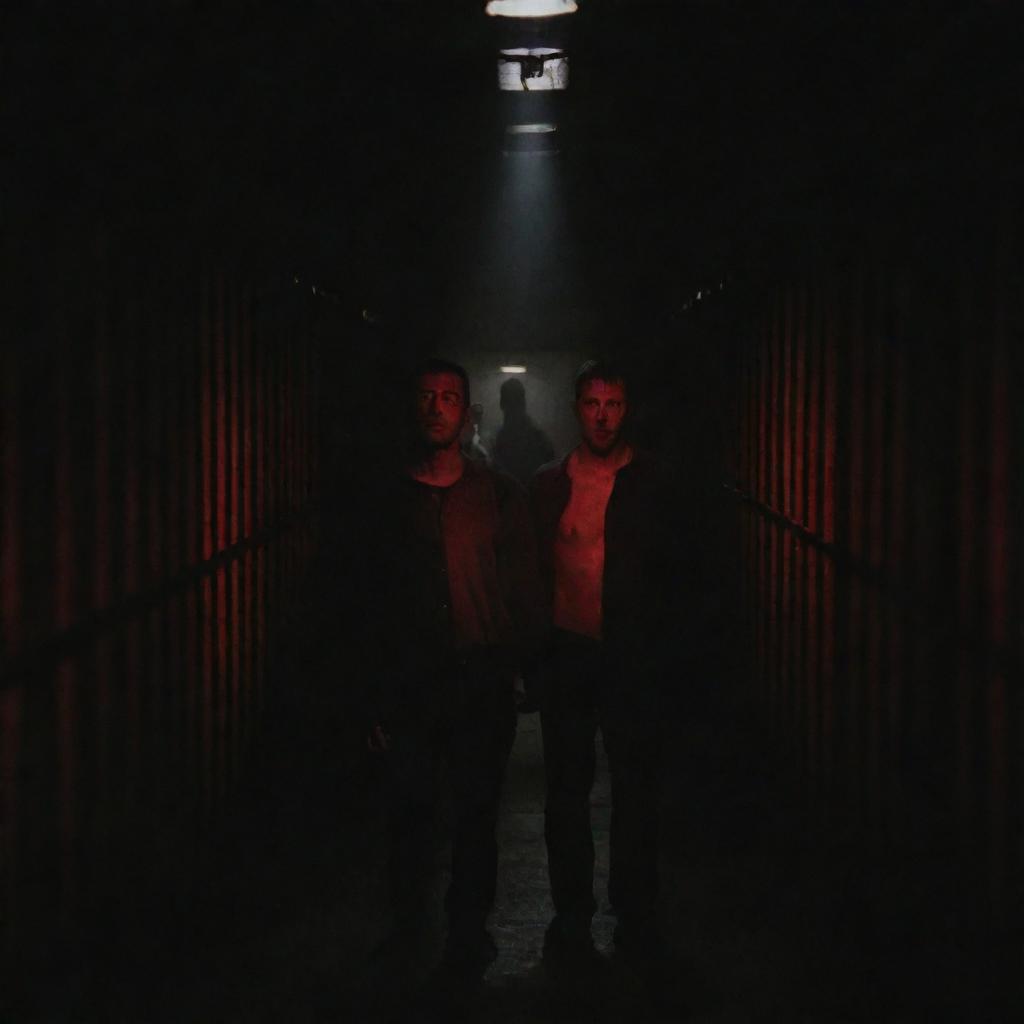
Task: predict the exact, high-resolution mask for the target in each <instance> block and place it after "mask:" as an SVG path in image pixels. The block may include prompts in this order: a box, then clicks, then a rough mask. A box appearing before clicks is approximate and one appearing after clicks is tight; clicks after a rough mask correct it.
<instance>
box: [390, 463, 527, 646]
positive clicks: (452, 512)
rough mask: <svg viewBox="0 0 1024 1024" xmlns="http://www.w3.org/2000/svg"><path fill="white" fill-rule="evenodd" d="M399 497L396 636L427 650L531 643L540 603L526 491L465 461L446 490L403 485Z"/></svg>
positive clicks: (409, 481) (407, 481)
mask: <svg viewBox="0 0 1024 1024" xmlns="http://www.w3.org/2000/svg"><path fill="white" fill-rule="evenodd" d="M403 491H404V495H405V497H404V499H403V504H404V506H405V507H404V508H403V509H400V510H399V511H400V515H401V519H400V521H402V522H404V523H405V527H404V529H405V531H406V532H405V536H403V537H401V538H399V539H398V543H399V552H400V554H401V558H400V562H399V564H398V565H397V566H396V567H395V568H396V571H397V572H398V573H400V574H401V577H402V579H401V584H402V589H403V592H404V593H403V598H402V600H401V607H402V612H403V619H404V622H403V623H400V624H399V629H400V631H402V633H405V635H406V636H407V637H408V638H409V639H413V642H414V643H418V644H420V645H423V646H425V647H426V648H428V649H432V650H444V649H455V650H466V649H469V648H481V647H491V648H494V647H499V648H505V649H508V650H510V651H514V650H516V649H519V648H521V647H522V646H523V645H524V644H527V645H528V644H530V643H532V642H533V641H534V639H535V637H536V634H537V633H538V631H539V623H540V617H539V605H540V603H541V602H540V597H539V595H540V587H539V582H538V575H537V570H536V547H535V541H534V537H533V532H532V529H531V525H530V520H529V514H528V509H527V504H526V495H525V493H524V491H523V489H522V488H521V487H520V486H519V485H518V484H517V483H516V481H514V480H512V479H511V478H509V477H507V476H505V475H504V474H501V473H497V472H495V471H494V470H491V469H489V468H487V467H486V466H483V465H481V464H479V463H475V462H472V461H470V460H466V462H465V466H464V469H463V474H462V476H461V477H460V478H459V479H458V480H456V481H455V483H453V484H451V485H450V486H448V487H433V486H430V485H428V484H424V483H420V482H418V481H416V480H412V479H408V480H406V481H404V487H403ZM403 626H404V627H405V629H403Z"/></svg>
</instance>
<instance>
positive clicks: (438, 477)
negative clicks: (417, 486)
mask: <svg viewBox="0 0 1024 1024" xmlns="http://www.w3.org/2000/svg"><path fill="white" fill-rule="evenodd" d="M465 467H466V460H465V459H464V458H463V456H462V452H461V451H460V450H459V445H458V443H456V444H453V445H451V446H449V447H448V448H438V449H436V450H435V451H432V452H430V453H429V454H428V455H427V456H426V457H425V458H424V459H423V460H422V461H421V462H418V463H417V464H416V465H415V466H413V467H412V469H410V470H409V475H410V476H411V477H412V478H413V480H418V481H419V482H420V483H421V484H429V485H430V486H431V487H449V486H451V485H452V484H453V483H455V481H456V480H458V479H459V477H461V476H462V473H463V470H464V469H465Z"/></svg>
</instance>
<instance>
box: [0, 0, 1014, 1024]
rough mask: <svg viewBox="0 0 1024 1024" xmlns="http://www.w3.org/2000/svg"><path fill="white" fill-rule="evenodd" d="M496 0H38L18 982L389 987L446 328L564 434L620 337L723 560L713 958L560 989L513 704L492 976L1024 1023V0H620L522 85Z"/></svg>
mask: <svg viewBox="0 0 1024 1024" xmlns="http://www.w3.org/2000/svg"><path fill="white" fill-rule="evenodd" d="M484 6H485V5H484V0H447V2H445V3H443V4H442V3H437V4H428V3H425V2H423V3H421V2H416V0H387V2H374V0H348V2H347V3H331V2H327V0H310V2H308V3H305V4H286V3H283V2H279V0H202V2H201V0H191V2H189V0H149V2H145V3H135V4H128V3H123V2H116V0H115V2H107V3H99V2H93V3H83V4H78V5H74V6H73V9H72V10H61V9H58V7H57V5H55V4H52V3H47V2H33V3H29V2H22V3H18V4H15V5H14V6H13V8H12V10H10V11H8V12H6V17H5V22H6V31H5V33H4V35H5V37H6V43H7V45H6V46H5V60H4V62H3V64H4V67H3V74H4V76H5V82H4V90H3V91H4V96H5V98H6V100H7V103H6V113H7V117H6V119H5V120H6V123H7V125H8V131H7V139H8V143H9V145H8V147H7V150H6V155H5V159H4V167H5V171H6V180H7V181H8V187H7V189H6V190H5V192H6V197H7V203H5V225H6V230H5V231H4V232H3V242H2V245H3V252H4V257H5V259H4V267H5V273H4V275H3V285H2V287H3V298H4V322H5V327H6V329H5V331H4V338H3V342H2V349H0V394H2V415H0V431H2V438H3V446H2V450H3V471H2V480H3V487H2V491H0V944H2V956H0V962H2V965H3V966H2V971H0V1021H4V1022H6V1021H11V1022H12V1024H14V1022H16V1024H34V1022H43V1021H59V1022H63V1021H68V1022H73V1021H91V1020H96V1021H104V1022H114V1021H123V1022H140V1021H153V1022H165V1021H166V1022H167V1024H170V1022H181V1021H239V1022H241V1021H246V1022H249V1021H321V1020H322V1021H342V1020H376V1019H387V1018H388V1014H389V1012H391V1011H393V1009H394V1008H393V1007H389V1006H388V1000H387V993H381V992H374V991H368V989H367V985H366V983H365V978H366V966H367V957H368V956H369V951H370V949H371V947H372V946H373V944H374V942H376V941H377V940H378V939H379V938H380V936H381V934H382V931H383V928H384V925H385V922H384V920H383V916H382V915H383V910H382V906H383V902H382V901H383V897H382V894H381V889H380V886H381V884H382V882H381V879H380V870H379V868H380V858H381V856H382V854H381V846H380V844H381V834H380V831H381V830H380V820H379V819H380V808H379V799H380V778H379V765H378V764H376V763H375V762H374V760H373V759H372V758H369V757H368V756H367V755H366V749H365V744H364V739H363V732H362V731H361V730H362V728H363V724H364V723H363V722H362V721H361V720H360V719H359V711H358V708H357V703H358V702H357V695H358V693H359V692H360V691H361V688H362V685H363V682H364V680H363V679H362V678H361V673H362V671H363V666H361V664H360V662H359V659H358V657H356V656H355V654H354V653H353V652H354V651H357V650H358V649H359V647H360V644H359V637H358V636H357V635H356V634H357V629H356V627H355V626H354V625H353V623H357V622H358V621H359V612H360V609H361V608H362V607H363V604H364V601H365V597H366V595H365V594H361V593H360V592H359V590H358V589H356V588H354V587H352V586H349V585H348V584H350V583H351V582H352V581H353V580H355V579H357V578H358V574H357V573H354V572H353V565H355V564H356V563H357V562H358V560H359V558H360V552H361V550H362V547H363V544H364V541H365V538H366V537H367V535H368V533H372V530H373V525H374V524H373V523H372V522H368V521H366V519H365V518H364V517H362V516H361V515H360V514H358V513H357V512H356V511H355V510H357V509H359V508H360V503H359V502H358V501H354V500H353V495H359V494H363V493H365V492H366V491H367V489H368V488H370V487H372V482H373V479H374V477H375V474H379V473H380V472H381V467H382V466H384V465H387V464H389V462H390V461H391V460H393V458H394V456H395V453H396V452H397V451H398V449H399V447H400V444H401V427H402V418H403V412H402V408H401V402H402V398H401V392H400V385H401V381H402V379H403V378H402V374H403V372H404V370H405V369H406V368H407V367H408V366H409V365H410V364H411V363H412V362H414V361H415V360H416V359H418V358H421V357H422V356H424V355H427V354H430V353H441V354H444V355H446V356H449V357H452V358H455V359H457V360H459V361H460V362H462V363H463V364H464V365H465V366H466V367H467V368H468V370H469V372H470V376H471V378H472V383H473V390H474V395H475V396H477V397H476V400H477V401H478V402H479V403H480V404H481V406H482V417H483V418H482V421H481V424H480V438H481V443H482V444H483V445H485V446H488V447H493V444H494V439H495V437H496V435H497V432H498V430H499V428H500V427H501V426H502V416H503V412H502V409H501V406H500V398H499V396H500V394H501V385H502V384H503V383H504V382H505V381H506V380H508V379H510V377H512V376H515V377H516V379H520V380H522V382H523V383H524V387H525V392H526V396H527V405H526V414H527V415H528V416H529V418H530V421H531V423H533V424H534V425H535V426H536V427H537V428H538V429H539V430H540V431H542V432H543V434H544V437H545V439H546V442H548V443H550V444H551V446H552V447H553V450H554V451H555V452H556V454H558V455H562V454H564V453H565V452H566V451H567V450H568V449H569V448H570V447H571V446H572V445H573V444H575V435H574V432H573V431H574V422H573V420H572V417H571V414H570V412H569V409H570V398H571V384H570V382H571V377H572V373H573V370H574V369H575V367H576V366H577V365H578V364H579V363H580V362H581V361H582V360H583V359H585V358H587V357H590V356H594V355H609V356H613V357H615V358H616V359H619V360H621V361H623V362H624V363H625V364H627V365H628V366H629V368H630V370H631V372H632V379H633V381H634V382H635V401H634V402H633V406H634V408H633V410H632V411H631V416H632V422H631V429H632V431H633V436H634V437H635V439H636V441H637V443H639V444H641V445H643V446H644V447H645V448H648V449H650V450H652V451H653V452H655V453H656V454H657V455H658V456H659V457H660V459H661V460H662V461H663V462H664V464H666V465H667V466H668V467H669V468H670V469H671V474H672V477H673V480H674V487H673V501H674V503H675V505H676V508H675V509H674V511H673V520H674V523H675V529H676V531H677V534H678V535H679V536H680V537H682V538H685V539H686V543H687V545H688V550H689V552H690V554H689V561H688V563H687V564H688V570H687V571H688V572H689V574H690V579H689V585H690V588H691V591H693V590H696V591H698V592H699V593H700V594H701V599H700V600H699V601H691V602H690V603H689V605H687V606H686V607H685V608H684V609H683V613H682V614H681V616H680V622H679V654H678V675H677V676H676V677H675V678H674V679H673V680H672V688H671V699H670V700H669V702H668V706H667V709H666V720H665V721H664V723H663V729H664V731H665V735H666V737H668V738H669V740H670V742H668V744H667V748H668V754H667V756H666V760H665V765H664V779H663V787H664V792H663V794H662V802H663V809H664V826H663V828H664V836H663V849H662V851H661V861H662V871H663V876H664V878H665V879H666V883H665V894H664V902H665V910H666V915H667V917H668V919H669V920H670V922H671V925H670V935H669V940H670V942H671V945H672V950H673V953H674V955H675V956H676V958H677V960H678V963H679V965H680V968H679V976H678V978H677V982H678V987H679V989H680V993H681V1001H680V1003H679V1005H677V1006H675V1007H674V1008H673V1009H671V1010H666V1009H665V1008H663V1007H654V1006H650V1005H648V1004H647V1003H645V1002H644V999H643V997H642V995H641V994H640V993H638V992H636V991H633V989H632V988H631V987H630V983H629V979H628V978H626V979H623V978H619V977H618V976H617V975H616V974H615V973H614V972H612V973H611V974H610V976H609V979H608V988H607V990H603V989H602V991H600V992H596V993H590V994H589V997H584V996H583V995H580V994H578V996H579V998H576V999H575V1000H566V999H565V997H564V994H557V993H553V992H552V991H550V990H549V988H548V987H547V986H546V985H545V983H544V981H543V978H542V977H541V973H540V969H539V965H538V960H539V956H540V943H541V938H542V935H543V930H544V926H545V924H546V923H547V919H548V917H549V916H550V913H551V907H550V903H549V902H548V894H547V876H546V861H545V852H544V842H543V826H542V811H543V800H544V792H543V771H542V767H541V755H540V740H539V725H538V722H537V716H536V715H530V714H523V715H520V716H519V719H518V736H517V740H516V746H515V749H514V752H513V756H512V760H511V762H510V765H509V769H508V774H507V778H506V784H505V789H504V797H503V805H502V817H501V821H500V824H499V833H500V840H501V842H500V847H501V858H502V860H501V876H500V883H499V894H498V905H497V907H496V909H495V912H494V916H493V918H492V930H493V931H494V933H495V935H496V938H497V941H498V946H499V957H498V960H497V961H496V962H495V964H494V965H493V966H492V968H491V969H490V971H489V972H488V975H487V984H486V986H485V990H484V992H483V993H482V995H481V997H480V1002H479V1004H478V1005H477V1006H476V1007H475V1012H476V1013H477V1014H478V1015H479V1017H480V1019H485V1020H491V1019H494V1020H507V1021H526V1020H551V1021H555V1020H592V1019H600V1020H641V1019H650V1020H677V1019H692V1020H701V1021H708V1022H711V1021H736V1022H744V1021H774V1020H787V1021H807V1022H811V1021H828V1022H832V1021H835V1022H848V1021H872V1022H880V1021H891V1022H893V1024H896V1022H909V1021H919V1020H920V1021H940V1020H949V1021H961V1020H992V1021H1002V1020H1007V1021H1009V1020H1017V1019H1020V1018H1021V1014H1022V1012H1024V983H1022V981H1021V979H1022V977H1024V921H1022V913H1024V756H1022V750H1024V747H1022V745H1024V691H1022V688H1021V685H1022V678H1024V674H1022V653H1024V626H1022V623H1024V541H1022V531H1021V529H1020V518H1021V514H1022V499H1024V402H1022V397H1024V344H1022V342H1024V336H1022V332H1024V304H1022V295H1024V251H1022V243H1021V237H1022V234H1021V229H1022V226H1024V224H1022V216H1021V194H1022V193H1021V187H1020V186H1021V181H1020V171H1019V165H1018V164H1017V162H1016V159H1015V157H1014V156H1013V154H1014V152H1015V149H1016V146H1015V145H1014V143H1015V142H1016V141H1017V139H1016V137H1017V135H1019V131H1020V117H1019V114H1020V111H1019V101H1018V97H1019V96H1020V95H1021V92H1022V90H1024V71H1022V64H1021V62H1020V60H1019V54H1018V51H1019V38H1020V36H1019V30H1018V28H1017V25H1016V20H1015V18H1014V17H1013V15H1014V13H1015V12H1014V11H1013V10H1012V8H1013V5H1012V4H1010V3H1005V2H998V0H988V2H976V3H969V2H963V3H954V4H951V5H943V6H942V8H941V10H939V9H938V8H937V7H935V6H934V5H927V4H921V3H905V4H872V3H869V4H861V3H836V4H820V3H818V4H815V3H810V2H793V3H789V4H780V5H775V6H773V7H765V6H764V5H755V4H744V3H739V2H733V0H721V2H715V0H678V2H674V3H668V2H659V0H629V2H626V0H579V8H580V9H579V11H578V12H576V13H575V14H573V15H571V16H567V17H565V18H555V19H551V25H549V27H548V28H545V29H544V30H543V31H549V30H550V31H551V32H553V33H554V35H553V36H552V39H551V40H549V41H546V40H545V39H542V38H540V37H537V36H534V37H531V39H530V41H529V42H530V45H531V46H535V45H541V44H543V45H547V43H548V42H553V43H555V44H556V45H557V46H558V47H560V48H562V49H564V52H565V53H567V54H568V55H569V56H568V60H569V66H570V67H571V78H570V79H569V81H570V85H569V88H568V89H567V90H565V91H564V92H561V91H557V90H554V89H553V90H552V91H550V92H548V93H536V94H535V95H533V96H526V95H525V92H524V93H520V92H515V91H504V92H503V91H501V90H499V89H498V87H497V86H498V82H497V80H496V76H495V61H496V56H497V53H498V50H499V48H500V47H502V46H505V45H507V42H508V40H507V39H503V37H502V36H501V32H502V31H505V29H503V28H502V27H501V25H499V24H498V23H499V22H501V21H502V19H496V18H488V17H487V16H486V15H485V14H484ZM556 22H557V27H551V26H553V25H554V24H555V23H556ZM567 26H568V27H567ZM507 63H508V61H505V64H507ZM516 67H519V65H516ZM545 67H546V65H545ZM522 68H523V70H522V72H521V74H522V78H519V79H517V77H516V76H515V75H512V77H511V78H509V72H508V71H507V69H505V65H504V64H502V65H501V66H500V67H499V72H500V74H503V75H504V78H503V79H501V80H502V81H504V82H506V83H507V82H509V81H511V82H512V85H513V86H515V87H516V88H518V84H517V83H520V84H522V85H523V88H524V90H525V91H529V83H530V82H531V81H535V80H536V81H540V78H539V77H538V78H537V79H530V78H528V77H527V72H528V70H529V68H528V65H526V64H523V65H522ZM502 69H504V70H502ZM536 70H537V71H538V73H539V71H540V70H542V67H541V66H538V67H537V69H536ZM545 73H547V72H545ZM559 73H560V74H561V73H562V72H559ZM552 74H554V72H552ZM552 81H554V78H552ZM524 120H525V121H529V122H530V123H531V124H533V123H534V122H537V123H536V124H534V128H536V129H537V130H536V131H533V130H532V129H531V132H525V133H524V132H520V131H518V130H514V131H509V128H510V127H511V126H518V127H522V122H524ZM552 140H555V141H552ZM520 371H523V372H520ZM400 636H401V633H400V630H398V631H396V642H400ZM606 790H607V775H606V773H602V774H600V777H599V779H598V783H597V785H596V787H595V790H594V794H593V797H592V805H593V809H594V833H595V841H596V843H597V847H598V873H599V875H601V872H602V871H604V870H605V868H606V864H605V862H604V861H603V860H602V858H605V860H606V845H607V844H606V839H607V815H608V806H607V805H608V799H607V792H606ZM443 863H444V861H443V856H441V857H439V860H438V870H439V872H440V874H441V875H443V871H444V868H443ZM602 898H603V896H602V894H601V893H600V892H599V893H598V902H599V904H601V900H602ZM595 927H596V933H597V940H598V945H599V946H602V944H604V945H607V943H608V942H609V940H610V934H611V932H610V927H611V925H610V923H609V920H608V918H607V915H606V907H600V906H599V910H598V915H597V918H596V925H595ZM684 1006H685V1010H684V1009H683V1008H682V1007H684Z"/></svg>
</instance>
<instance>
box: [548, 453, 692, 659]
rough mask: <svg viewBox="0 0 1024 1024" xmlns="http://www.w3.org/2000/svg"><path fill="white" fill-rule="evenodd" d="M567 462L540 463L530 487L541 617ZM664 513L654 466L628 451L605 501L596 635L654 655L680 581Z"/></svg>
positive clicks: (666, 503)
mask: <svg viewBox="0 0 1024 1024" xmlns="http://www.w3.org/2000/svg"><path fill="white" fill-rule="evenodd" d="M570 454H571V453H570ZM568 461H569V456H566V457H565V458H564V459H562V460H561V461H560V462H552V463H549V464H548V465H547V466H542V467H541V468H540V469H539V470H538V471H537V473H536V475H535V476H534V479H533V483H532V486H531V488H530V504H531V509H532V513H533V518H534V527H535V530H536V534H537V551H538V562H539V565H540V572H541V582H542V584H543V586H544V595H545V613H546V617H547V621H548V622H550V619H551V606H552V604H553V598H554V581H555V566H554V549H555V539H556V536H557V532H558V523H559V520H560V519H561V517H562V513H563V512H564V511H565V507H566V505H567V504H568V502H569V495H570V492H571V490H572V481H571V479H570V478H569V475H568V472H567V466H568ZM671 512H672V508H671V504H670V498H669V493H668V486H667V482H666V480H665V477H664V474H663V471H662V469H661V466H660V464H659V463H658V462H657V461H656V460H655V459H654V458H653V456H651V455H649V454H647V453H646V452H643V451H640V450H636V451H634V454H633V459H632V460H631V461H630V462H629V463H627V464H626V465H625V466H623V467H622V469H620V470H619V471H618V473H617V474H616V477H615V486H614V488H613V489H612V493H611V497H610V498H609V500H608V508H607V511H606V513H605V561H604V579H603V588H602V611H603V622H602V633H603V639H604V641H605V643H606V644H607V645H609V646H612V647H615V648H617V649H619V650H621V651H623V652H624V653H627V654H628V653H633V654H636V655H638V656H644V655H646V654H651V655H652V656H657V653H658V650H659V648H660V647H661V646H662V645H663V644H664V642H665V640H666V635H667V633H668V632H669V631H670V629H671V628H672V625H673V623H672V620H673V605H674V599H675V596H676V594H677V591H678V582H679V580H678V557H677V549H678V538H677V537H676V536H675V535H674V533H673V531H672V529H671V520H670V516H671Z"/></svg>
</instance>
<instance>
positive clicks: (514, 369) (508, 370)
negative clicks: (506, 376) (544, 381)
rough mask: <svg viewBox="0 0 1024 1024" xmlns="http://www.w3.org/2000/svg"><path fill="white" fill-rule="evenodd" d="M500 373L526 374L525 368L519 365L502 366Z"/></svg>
mask: <svg viewBox="0 0 1024 1024" xmlns="http://www.w3.org/2000/svg"><path fill="white" fill-rule="evenodd" d="M501 372H502V373H526V367H525V366H519V365H513V366H503V367H502V368H501Z"/></svg>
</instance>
